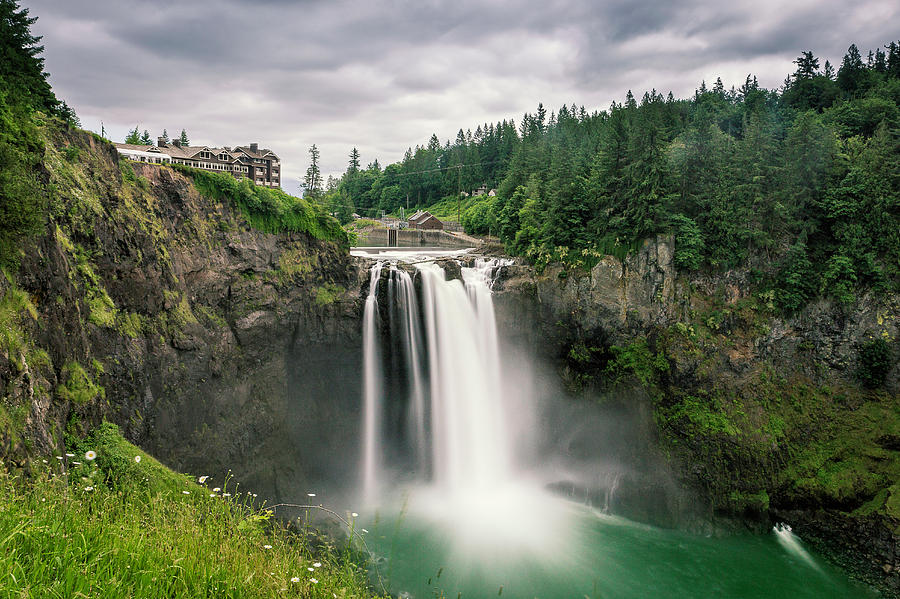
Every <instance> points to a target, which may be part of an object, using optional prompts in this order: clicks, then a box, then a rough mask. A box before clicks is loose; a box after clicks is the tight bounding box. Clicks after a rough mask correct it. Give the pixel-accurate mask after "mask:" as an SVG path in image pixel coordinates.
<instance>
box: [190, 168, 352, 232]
mask: <svg viewBox="0 0 900 599" xmlns="http://www.w3.org/2000/svg"><path fill="white" fill-rule="evenodd" d="M173 168H175V170H177V171H179V172H181V173H184V174H186V175H188V176H190V177H191V178H192V179H193V181H194V186H195V187H197V189H198V190H199V191H200V193H202V194H203V195H205V196H207V197H210V198H213V199H216V200H225V201H229V202H232V203H233V204H234V205H235V206H237V208H238V209H239V210H240V211H241V213H242V214H243V215H244V217H245V218H246V219H247V221H248V222H249V223H250V226H252V227H253V228H255V229H259V230H261V231H265V232H267V233H284V232H298V233H307V234H309V235H311V236H312V237H315V238H316V239H322V240H325V241H333V242H335V243H338V244H339V245H341V246H346V247H349V245H350V242H349V239H348V236H347V232H346V231H345V230H344V229H343V227H341V224H340V222H338V220H337V219H336V218H334V217H333V216H331V215H330V214H328V211H327V210H326V209H325V207H324V206H322V205H320V204H316V203H313V202H309V201H307V200H305V199H303V198H296V197H294V196H292V195H288V194H286V193H285V192H283V191H281V190H280V189H273V188H270V187H260V186H257V185H253V184H252V183H251V182H250V181H248V180H242V181H238V180H237V179H235V178H234V177H232V176H231V175H229V174H227V173H213V172H209V171H204V170H200V169H195V168H191V167H188V166H185V165H182V164H176V165H173Z"/></svg>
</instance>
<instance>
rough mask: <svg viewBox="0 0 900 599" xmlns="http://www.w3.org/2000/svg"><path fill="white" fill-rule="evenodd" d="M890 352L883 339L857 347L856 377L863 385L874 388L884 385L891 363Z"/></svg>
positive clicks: (889, 347)
mask: <svg viewBox="0 0 900 599" xmlns="http://www.w3.org/2000/svg"><path fill="white" fill-rule="evenodd" d="M892 353H893V352H892V351H891V346H890V344H889V343H888V342H887V341H886V340H884V339H875V340H873V341H871V342H869V343H866V344H865V345H863V346H862V347H861V348H860V349H859V356H858V358H857V367H856V377H857V378H858V379H859V380H860V382H861V383H862V384H863V386H864V387H867V388H869V389H876V388H878V387H881V386H882V385H884V381H885V379H886V378H887V375H888V372H890V370H891V366H892V364H893V360H892V359H891V358H892V356H891V354H892Z"/></svg>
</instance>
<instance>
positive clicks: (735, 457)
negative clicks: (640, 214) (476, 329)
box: [495, 237, 900, 591]
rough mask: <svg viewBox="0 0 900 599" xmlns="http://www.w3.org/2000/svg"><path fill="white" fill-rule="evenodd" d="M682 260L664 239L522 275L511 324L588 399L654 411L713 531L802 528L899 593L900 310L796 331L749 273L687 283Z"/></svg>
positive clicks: (502, 300)
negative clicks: (866, 381)
mask: <svg viewBox="0 0 900 599" xmlns="http://www.w3.org/2000/svg"><path fill="white" fill-rule="evenodd" d="M672 255H673V242H672V240H671V239H669V238H665V237H661V238H658V239H656V240H652V241H648V242H646V243H645V245H644V247H643V248H642V250H641V251H640V252H638V253H637V254H636V255H633V256H629V257H628V258H627V259H626V260H625V261H624V262H623V261H619V260H617V259H615V258H613V257H606V258H604V259H603V260H601V261H600V262H599V263H598V264H597V265H596V266H595V267H594V268H592V269H591V270H590V272H579V271H570V270H566V269H564V268H563V267H561V266H554V267H548V268H547V269H546V270H545V271H544V272H543V273H540V274H536V273H534V272H532V271H531V269H530V268H527V267H523V266H512V267H509V268H508V269H507V272H506V274H505V276H504V277H503V279H502V280H501V282H500V283H499V284H498V286H497V287H496V288H495V290H496V292H497V300H496V302H497V304H498V306H499V307H498V312H499V315H498V319H499V320H500V322H501V323H502V325H501V326H502V327H503V328H504V329H506V330H509V331H512V332H513V335H514V336H515V337H516V338H517V340H518V341H519V342H520V343H523V344H525V345H528V346H531V347H533V348H534V349H535V351H536V352H538V353H541V354H543V355H544V356H545V357H547V358H548V359H550V360H551V361H553V362H554V363H556V364H557V365H558V372H559V374H560V375H561V376H562V378H563V379H564V380H565V381H566V382H567V383H568V387H569V389H570V392H572V393H573V394H574V395H577V396H581V397H583V398H584V399H585V400H587V401H596V402H599V403H600V404H601V405H606V406H610V405H612V406H617V405H618V406H625V405H628V404H633V403H634V402H638V403H643V404H644V405H645V407H646V409H647V410H648V411H649V412H650V413H651V416H650V418H649V420H650V422H649V423H648V424H647V430H648V431H649V434H651V435H652V436H655V437H656V439H655V442H656V444H658V445H659V447H661V449H662V451H663V452H664V453H665V454H666V455H667V456H668V460H667V461H668V463H669V464H670V466H671V467H672V468H673V470H674V471H675V472H676V478H677V479H678V481H679V483H680V485H681V486H683V487H686V488H688V489H693V490H694V491H695V492H696V493H697V497H699V498H701V499H702V500H703V502H704V503H706V504H707V505H708V512H707V514H708V515H709V516H714V517H721V516H725V517H729V518H733V517H738V518H739V519H740V520H741V521H743V522H748V521H750V522H758V523H759V526H760V527H765V526H767V525H769V526H770V525H771V523H772V521H777V520H785V521H788V522H790V523H792V524H793V525H795V528H796V529H797V530H798V531H799V532H800V534H801V535H803V536H804V537H806V538H809V539H811V540H812V541H814V542H821V543H822V544H823V546H825V547H826V548H828V547H831V548H832V549H833V548H834V547H839V548H840V550H838V551H836V552H835V555H836V557H837V559H840V560H842V561H844V562H845V563H846V564H847V565H852V566H853V567H854V568H856V569H858V570H859V571H860V573H861V575H863V576H865V577H867V578H868V579H870V580H877V581H878V582H879V584H881V585H883V586H884V587H885V588H892V589H894V590H895V591H896V589H897V588H898V587H900V577H898V568H900V550H898V538H900V537H898V533H900V444H898V443H897V440H898V439H900V366H898V360H897V354H898V351H897V349H898V348H897V342H896V340H897V339H898V323H900V298H898V297H897V296H896V295H895V294H894V295H892V294H883V295H876V294H872V293H870V294H866V295H864V296H862V297H859V298H857V300H856V301H855V303H854V304H852V305H849V306H848V305H837V304H835V303H833V302H830V301H826V300H820V301H818V302H817V303H814V304H812V305H810V306H808V307H807V308H806V309H805V310H804V311H803V312H802V313H800V314H797V315H795V316H793V317H789V318H787V317H784V316H782V315H780V314H778V313H777V312H776V310H775V309H774V307H773V305H772V302H771V299H772V298H771V296H767V295H766V294H764V293H763V294H758V293H757V294H754V293H753V292H752V289H753V288H754V287H755V286H754V285H751V283H750V273H748V272H743V271H739V272H728V273H724V274H718V275H714V276H696V277H686V276H684V275H680V274H679V273H678V272H676V270H675V268H674V265H673V264H672ZM876 340H881V341H878V342H877V343H882V342H883V343H882V345H881V346H882V347H887V348H889V349H888V351H889V352H892V353H890V354H889V356H888V361H887V363H886V365H885V364H884V363H883V362H882V366H881V368H882V369H883V370H884V372H882V373H881V374H882V375H884V380H883V383H881V384H879V385H877V386H876V387H877V388H873V389H869V388H865V387H863V386H862V385H861V384H860V372H861V371H864V370H865V369H866V368H872V364H868V363H867V362H866V360H867V357H866V356H867V349H866V348H869V347H871V346H872V345H873V344H876ZM645 423H646V420H645ZM650 492H651V493H655V494H662V496H663V497H665V496H666V494H667V493H668V494H671V490H670V489H669V488H668V487H666V488H657V489H651V490H650ZM669 509H670V510H671V509H673V508H672V507H670V508H669ZM748 519H749V520H748Z"/></svg>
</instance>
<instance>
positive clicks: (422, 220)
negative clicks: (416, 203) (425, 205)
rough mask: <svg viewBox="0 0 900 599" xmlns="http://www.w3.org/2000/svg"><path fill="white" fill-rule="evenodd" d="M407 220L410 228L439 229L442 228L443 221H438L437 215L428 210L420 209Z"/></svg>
mask: <svg viewBox="0 0 900 599" xmlns="http://www.w3.org/2000/svg"><path fill="white" fill-rule="evenodd" d="M408 222H409V228H410V229H433V230H438V231H440V230H443V228H444V223H442V222H441V221H439V220H438V219H437V217H435V216H434V215H433V214H431V213H430V212H425V211H422V210H419V211H418V212H416V213H415V214H413V215H412V216H410V217H409V219H408Z"/></svg>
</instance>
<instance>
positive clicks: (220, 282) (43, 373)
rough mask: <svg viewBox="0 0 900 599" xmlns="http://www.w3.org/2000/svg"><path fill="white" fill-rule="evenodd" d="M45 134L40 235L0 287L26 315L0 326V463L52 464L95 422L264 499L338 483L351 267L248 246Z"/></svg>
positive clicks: (173, 183)
mask: <svg viewBox="0 0 900 599" xmlns="http://www.w3.org/2000/svg"><path fill="white" fill-rule="evenodd" d="M47 135H48V142H49V143H48V150H47V160H46V164H47V168H48V171H49V173H50V178H51V182H52V183H54V184H55V185H56V186H57V189H58V192H57V195H56V198H55V200H54V205H53V206H52V207H51V209H52V216H51V220H50V223H49V225H48V230H47V233H46V235H44V236H43V237H41V238H40V239H38V240H36V241H35V242H34V244H33V245H32V246H30V247H29V248H27V251H26V253H25V255H24V256H23V259H22V264H21V267H20V269H19V272H18V274H17V276H15V277H12V276H11V277H10V278H9V279H0V281H2V282H0V286H2V288H0V293H2V294H3V297H4V298H5V299H4V301H5V303H6V304H10V302H11V298H12V297H13V295H14V294H18V295H17V296H16V297H18V296H21V300H22V302H21V303H23V305H25V304H27V309H22V310H18V311H15V313H14V312H13V311H12V310H8V311H7V312H9V313H10V314H13V316H12V317H11V320H10V322H11V323H13V324H14V325H15V327H14V336H17V337H18V338H19V342H18V343H17V344H6V345H5V347H4V351H2V353H0V383H2V388H3V389H4V398H3V399H4V402H3V406H4V410H3V412H2V416H3V417H4V418H3V419H0V423H2V424H4V425H5V426H3V427H2V428H3V430H4V438H3V440H4V447H3V453H4V454H5V455H6V456H7V457H9V458H11V459H21V458H22V457H24V456H26V455H29V454H31V455H36V454H44V455H46V454H49V453H51V452H60V451H62V450H63V442H64V436H65V433H66V432H72V433H77V432H78V431H79V430H81V429H84V428H87V427H89V426H91V425H94V424H96V423H98V422H99V421H100V420H101V419H104V418H105V419H108V420H111V421H113V422H116V423H117V424H119V425H120V427H121V428H122V430H123V432H124V433H125V434H126V435H127V437H128V438H129V439H130V440H132V441H135V442H137V443H138V444H140V445H141V446H142V447H144V448H146V449H147V450H149V451H151V452H152V453H154V455H156V456H158V457H159V458H160V459H162V460H163V461H165V462H166V463H168V464H169V465H171V466H173V467H175V468H177V469H179V470H183V471H186V472H194V473H197V474H212V475H216V476H218V477H219V478H220V480H221V479H222V478H223V477H224V476H225V475H226V474H227V473H228V471H229V470H231V474H232V476H233V477H234V480H235V481H240V482H241V483H242V485H243V486H244V488H247V489H249V490H251V491H254V492H258V493H261V494H264V495H265V496H266V497H268V498H270V499H293V500H295V499H297V498H298V497H299V496H301V494H302V492H305V491H307V490H308V489H309V487H310V486H315V485H316V484H318V483H320V482H321V481H323V480H326V479H327V480H330V481H332V485H331V488H332V489H334V486H335V484H336V483H335V482H334V481H337V482H338V483H339V482H341V481H342V480H347V479H349V477H350V475H352V474H353V468H352V467H348V462H347V461H346V460H345V459H344V457H345V456H346V455H347V452H348V451H349V450H350V449H351V448H352V447H355V441H354V439H355V437H356V427H357V422H358V418H357V416H356V412H357V411H358V409H359V408H358V406H357V405H355V404H356V402H355V401H353V398H355V397H357V396H358V386H359V381H358V375H357V373H358V371H359V364H360V363H361V355H360V349H359V348H360V345H361V344H360V342H359V334H360V333H359V309H360V303H359V302H360V298H359V290H360V288H361V286H362V280H361V278H360V277H361V275H360V272H359V270H358V269H357V268H356V267H355V266H354V264H353V263H352V262H351V261H350V259H349V257H348V256H347V254H346V250H345V249H342V248H339V247H337V246H336V245H334V244H332V243H326V242H321V241H317V240H315V239H312V238H310V237H308V236H306V235H303V234H290V235H288V234H285V235H277V236H276V235H269V234H265V233H261V232H258V231H255V230H251V229H250V228H249V227H248V226H247V225H246V223H245V222H244V221H243V219H242V218H241V217H240V215H239V214H237V213H236V211H234V210H233V209H232V208H231V207H230V206H227V205H224V204H222V203H219V202H215V201H212V200H210V199H209V198H206V197H204V196H202V195H200V194H199V193H198V192H197V191H196V189H195V188H194V186H193V185H192V182H191V181H190V179H189V178H188V177H186V176H184V175H182V174H179V173H177V172H175V171H173V170H172V169H169V168H163V167H158V166H151V165H142V164H129V163H121V164H120V163H119V161H118V157H117V156H116V153H115V151H114V149H112V147H111V146H110V145H109V144H105V143H102V142H100V141H98V140H96V139H95V138H93V137H91V136H90V135H88V134H87V133H83V132H53V131H50V132H48V133H47ZM67 148H72V149H70V150H68V151H67ZM67 156H77V159H74V160H69V159H67ZM13 292H14V293H13ZM29 310H30V315H29ZM16 314H18V316H16ZM23 426H24V431H25V433H24V434H19V433H18V432H17V431H21V430H22V429H23ZM344 475H346V476H344Z"/></svg>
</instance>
